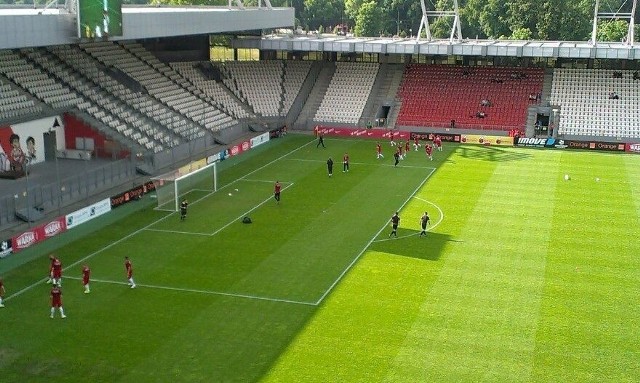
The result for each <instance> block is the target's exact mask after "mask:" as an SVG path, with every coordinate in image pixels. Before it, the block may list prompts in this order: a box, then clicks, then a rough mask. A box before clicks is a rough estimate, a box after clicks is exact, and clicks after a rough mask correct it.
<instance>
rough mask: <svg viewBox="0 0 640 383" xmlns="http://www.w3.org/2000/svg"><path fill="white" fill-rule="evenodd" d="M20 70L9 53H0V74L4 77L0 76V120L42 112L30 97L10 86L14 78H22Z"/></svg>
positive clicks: (17, 63)
mask: <svg viewBox="0 0 640 383" xmlns="http://www.w3.org/2000/svg"><path fill="white" fill-rule="evenodd" d="M22 70H23V68H22V67H21V66H20V62H19V61H18V60H16V58H15V57H14V56H13V55H12V53H11V51H0V73H2V74H3V75H4V76H6V77H4V76H0V119H10V118H17V117H21V116H26V115H30V114H37V113H40V112H42V106H41V105H39V104H37V103H36V101H35V100H34V99H33V97H32V96H31V95H29V94H28V93H27V92H24V91H23V90H21V89H19V88H18V87H16V86H15V85H13V84H12V81H11V80H13V79H14V78H23V77H24V76H23V74H22ZM27 78H28V76H27Z"/></svg>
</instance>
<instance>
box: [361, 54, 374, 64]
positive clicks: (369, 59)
mask: <svg viewBox="0 0 640 383" xmlns="http://www.w3.org/2000/svg"><path fill="white" fill-rule="evenodd" d="M356 61H358V62H365V63H377V62H378V54H377V53H360V54H358V55H356Z"/></svg>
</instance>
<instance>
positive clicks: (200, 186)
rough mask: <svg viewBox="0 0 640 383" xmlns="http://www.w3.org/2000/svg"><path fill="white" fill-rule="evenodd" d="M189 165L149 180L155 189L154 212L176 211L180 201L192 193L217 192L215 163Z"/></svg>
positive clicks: (216, 167)
mask: <svg viewBox="0 0 640 383" xmlns="http://www.w3.org/2000/svg"><path fill="white" fill-rule="evenodd" d="M198 165H201V163H199V162H195V163H191V164H188V165H186V166H183V167H181V168H180V169H178V170H175V171H172V172H169V173H165V174H162V175H160V176H158V177H153V178H151V181H153V183H154V185H155V187H156V197H157V200H158V206H157V207H156V210H164V211H178V209H179V207H180V201H181V200H182V199H183V198H185V196H186V195H187V194H189V193H191V192H194V191H201V192H208V193H211V192H215V191H217V190H218V171H217V170H218V166H217V162H212V163H210V164H208V165H201V166H198Z"/></svg>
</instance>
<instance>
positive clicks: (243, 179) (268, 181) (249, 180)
mask: <svg viewBox="0 0 640 383" xmlns="http://www.w3.org/2000/svg"><path fill="white" fill-rule="evenodd" d="M241 180H242V181H248V182H265V183H270V184H275V183H276V180H255V179H249V178H241ZM280 183H283V184H287V183H291V182H285V181H280Z"/></svg>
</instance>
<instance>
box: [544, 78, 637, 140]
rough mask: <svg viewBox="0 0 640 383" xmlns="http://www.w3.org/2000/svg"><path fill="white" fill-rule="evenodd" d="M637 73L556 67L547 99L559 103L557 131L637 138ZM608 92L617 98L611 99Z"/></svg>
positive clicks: (555, 103) (569, 133)
mask: <svg viewBox="0 0 640 383" xmlns="http://www.w3.org/2000/svg"><path fill="white" fill-rule="evenodd" d="M614 73H615V74H616V76H614ZM634 73H636V78H638V79H637V80H634ZM637 74H638V73H637V72H633V71H619V70H608V69H555V70H554V73H553V83H552V88H551V98H550V102H551V104H552V105H558V106H560V120H559V124H558V134H567V135H587V136H604V137H615V138H640V77H638V76H637ZM611 93H615V94H616V95H617V96H618V97H617V98H611V97H610V96H611Z"/></svg>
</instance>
